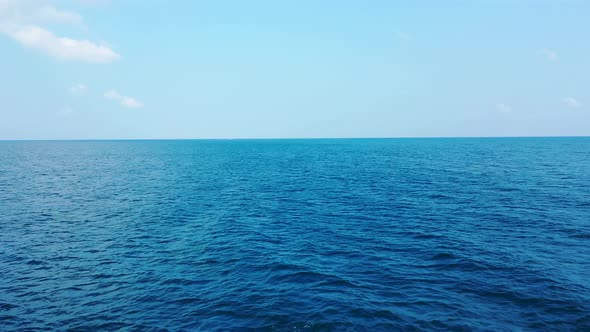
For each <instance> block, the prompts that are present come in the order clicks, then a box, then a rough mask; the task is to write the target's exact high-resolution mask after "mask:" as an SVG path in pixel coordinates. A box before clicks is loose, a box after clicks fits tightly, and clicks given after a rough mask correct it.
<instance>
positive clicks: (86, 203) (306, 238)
mask: <svg viewBox="0 0 590 332" xmlns="http://www.w3.org/2000/svg"><path fill="white" fill-rule="evenodd" d="M0 211H1V213H0V230H1V232H0V272H1V278H0V330H3V331H11V330H21V329H30V330H53V329H79V330H117V329H122V330H130V331H144V330H150V331H159V330H206V331H211V330H219V331H227V330H270V331H274V330H277V331H307V330H309V331H312V330H313V331H316V330H321V331H331V330H334V331H345V330H351V331H357V330H361V331H362V330H367V331H380V330H381V331H392V330H449V329H453V330H491V331H499V330H514V331H520V330H550V331H557V330H559V331H567V330H590V314H589V313H590V138H519V139H512V138H499V139H355V140H344V139H343V140H234V141H207V140H203V141H200V140H196V141H191V140H188V141H181V140H178V141H175V140H172V141H64V142H59V141H47V142H41V141H40V142H0Z"/></svg>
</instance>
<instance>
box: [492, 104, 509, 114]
mask: <svg viewBox="0 0 590 332" xmlns="http://www.w3.org/2000/svg"><path fill="white" fill-rule="evenodd" d="M496 110H497V111H498V112H502V113H510V112H512V107H510V105H506V104H496Z"/></svg>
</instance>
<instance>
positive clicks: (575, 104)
mask: <svg viewBox="0 0 590 332" xmlns="http://www.w3.org/2000/svg"><path fill="white" fill-rule="evenodd" d="M563 102H564V103H565V104H566V105H567V106H569V107H570V108H580V107H582V103H581V102H580V101H579V100H577V99H576V98H574V97H565V98H563Z"/></svg>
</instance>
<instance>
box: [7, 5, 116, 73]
mask: <svg viewBox="0 0 590 332" xmlns="http://www.w3.org/2000/svg"><path fill="white" fill-rule="evenodd" d="M81 22H82V17H81V16H80V15H79V14H77V13H73V12H68V11H62V10H58V9H56V8H54V7H52V6H47V5H46V6H39V5H38V2H37V1H25V0H21V1H15V0H0V33H2V34H4V35H6V36H8V37H10V38H12V39H14V40H15V41H17V42H19V43H20V44H22V45H23V46H25V47H28V48H31V49H35V50H37V51H40V52H43V53H45V54H47V55H49V56H52V57H54V58H57V59H60V60H64V61H81V62H90V63H109V62H113V61H116V60H118V59H119V58H120V55H119V54H117V53H116V52H115V51H113V50H112V49H111V48H110V47H109V46H107V45H102V44H96V43H94V42H91V41H89V40H83V39H72V38H67V37H61V36H56V35H55V34H54V33H53V32H51V31H49V30H48V29H46V28H44V27H43V26H42V24H44V23H61V24H79V23H81Z"/></svg>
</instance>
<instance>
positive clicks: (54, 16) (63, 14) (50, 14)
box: [32, 6, 82, 24]
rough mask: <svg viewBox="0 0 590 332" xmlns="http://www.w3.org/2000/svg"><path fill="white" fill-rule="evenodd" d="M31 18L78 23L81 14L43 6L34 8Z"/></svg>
mask: <svg viewBox="0 0 590 332" xmlns="http://www.w3.org/2000/svg"><path fill="white" fill-rule="evenodd" d="M32 19H34V20H35V21H38V22H48V23H64V24H80V23H82V16H80V15H79V14H77V13H74V12H68V11H63V10H58V9H56V8H55V7H52V6H43V7H40V8H36V9H34V11H33V13H32Z"/></svg>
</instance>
